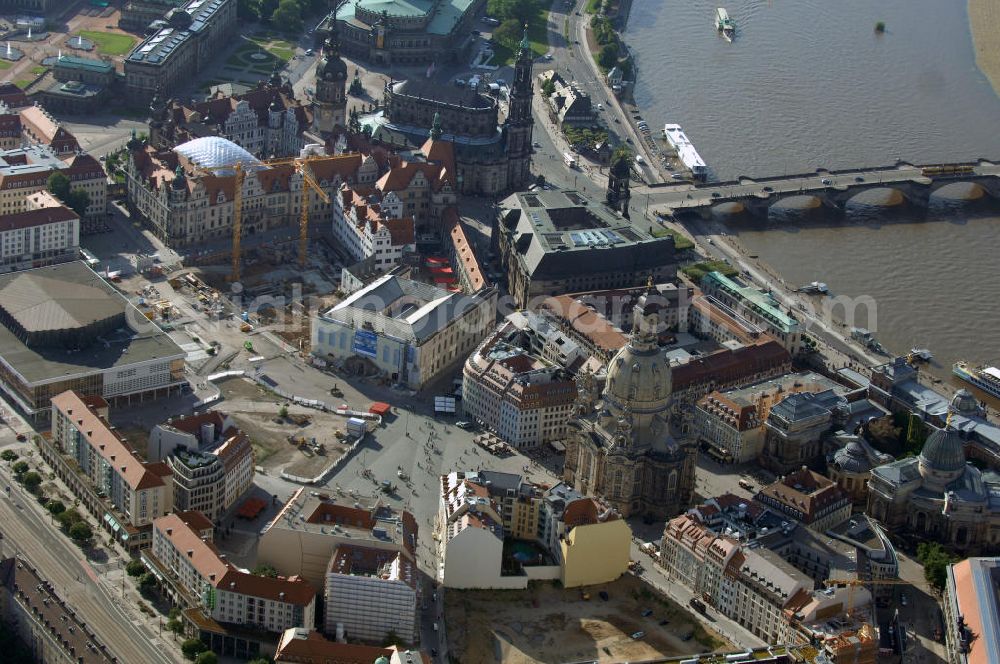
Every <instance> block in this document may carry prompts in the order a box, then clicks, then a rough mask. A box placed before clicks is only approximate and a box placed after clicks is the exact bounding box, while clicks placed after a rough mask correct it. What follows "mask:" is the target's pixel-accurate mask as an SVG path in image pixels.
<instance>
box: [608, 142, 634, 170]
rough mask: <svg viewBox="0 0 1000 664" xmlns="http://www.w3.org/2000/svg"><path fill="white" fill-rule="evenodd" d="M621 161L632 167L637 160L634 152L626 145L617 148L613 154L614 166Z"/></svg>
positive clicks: (612, 161)
mask: <svg viewBox="0 0 1000 664" xmlns="http://www.w3.org/2000/svg"><path fill="white" fill-rule="evenodd" d="M621 160H624V161H626V162H627V163H628V165H629V166H630V167H631V166H632V164H633V163H634V162H635V158H634V157H633V156H632V151H631V150H629V149H628V147H626V146H625V145H619V146H618V147H617V148H615V151H614V152H613V153H611V163H612V164H615V163H618V162H619V161H621Z"/></svg>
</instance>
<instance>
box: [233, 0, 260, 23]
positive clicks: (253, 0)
mask: <svg viewBox="0 0 1000 664" xmlns="http://www.w3.org/2000/svg"><path fill="white" fill-rule="evenodd" d="M236 16H238V17H239V18H241V19H243V20H244V21H258V20H260V3H259V2H257V0H239V2H237V3H236Z"/></svg>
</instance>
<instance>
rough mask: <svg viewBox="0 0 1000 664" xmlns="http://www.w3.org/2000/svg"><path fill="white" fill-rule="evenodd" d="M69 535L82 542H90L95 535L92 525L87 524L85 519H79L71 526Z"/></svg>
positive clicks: (75, 540)
mask: <svg viewBox="0 0 1000 664" xmlns="http://www.w3.org/2000/svg"><path fill="white" fill-rule="evenodd" d="M69 536H70V537H71V538H73V541H74V542H77V543H78V544H82V543H84V542H89V541H90V540H91V538H92V537H93V536H94V531H93V530H91V529H90V526H88V525H87V524H85V523H84V522H83V521H77V522H76V523H74V524H73V525H72V526H70V528H69Z"/></svg>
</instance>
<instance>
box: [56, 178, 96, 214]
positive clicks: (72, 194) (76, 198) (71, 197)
mask: <svg viewBox="0 0 1000 664" xmlns="http://www.w3.org/2000/svg"><path fill="white" fill-rule="evenodd" d="M46 184H47V186H48V190H49V191H50V192H52V195H54V196H55V197H56V198H58V199H59V200H61V201H62V202H63V203H65V204H66V205H67V206H69V207H71V208H72V209H73V211H74V212H76V213H77V214H78V215H80V216H81V217H82V216H83V215H85V214H86V213H87V206H88V205H90V194H88V193H87V192H86V191H84V190H83V189H79V188H77V189H73V188H72V186H71V183H70V181H69V178H68V177H66V176H65V175H63V174H62V173H60V172H59V171H56V172H55V173H53V174H52V175H50V176H49V179H48V182H47V183H46Z"/></svg>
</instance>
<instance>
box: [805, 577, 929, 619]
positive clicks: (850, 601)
mask: <svg viewBox="0 0 1000 664" xmlns="http://www.w3.org/2000/svg"><path fill="white" fill-rule="evenodd" d="M823 585H825V586H826V587H827V588H832V587H834V586H847V587H848V591H847V612H848V613H851V612H852V611H853V610H854V589H855V588H857V587H858V586H915V585H920V584H916V583H913V582H912V581H904V580H902V579H827V580H826V581H824V582H823Z"/></svg>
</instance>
